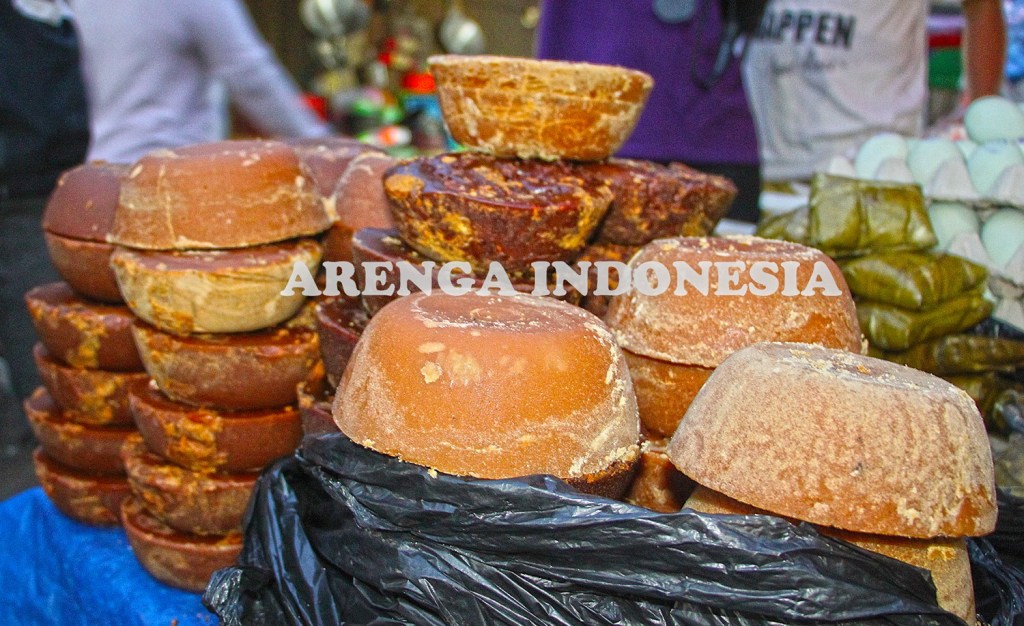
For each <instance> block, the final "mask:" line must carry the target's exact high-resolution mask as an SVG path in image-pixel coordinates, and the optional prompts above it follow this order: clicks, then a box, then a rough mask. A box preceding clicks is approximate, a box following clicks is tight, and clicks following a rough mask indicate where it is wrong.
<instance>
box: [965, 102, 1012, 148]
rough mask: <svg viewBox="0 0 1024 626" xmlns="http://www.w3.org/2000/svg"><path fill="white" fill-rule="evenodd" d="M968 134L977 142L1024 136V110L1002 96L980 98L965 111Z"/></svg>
mask: <svg viewBox="0 0 1024 626" xmlns="http://www.w3.org/2000/svg"><path fill="white" fill-rule="evenodd" d="M964 127H965V128H966V129H967V136H968V137H970V138H971V140H972V141H975V142H977V143H985V142H986V141H992V140H994V139H1012V140H1016V139H1021V138H1024V111H1021V110H1020V108H1019V107H1017V105H1016V104H1014V103H1013V102H1012V101H1010V100H1008V99H1006V98H1003V97H1002V96H985V97H984V98H978V99H977V100H975V101H974V102H972V103H971V105H970V106H969V107H967V112H966V113H964Z"/></svg>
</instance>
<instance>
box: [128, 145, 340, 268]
mask: <svg viewBox="0 0 1024 626" xmlns="http://www.w3.org/2000/svg"><path fill="white" fill-rule="evenodd" d="M331 221H332V220H331V216H330V214H329V213H328V211H327V208H326V207H325V206H324V204H323V203H322V202H321V201H320V198H319V196H318V194H317V192H316V189H315V185H314V182H313V180H312V178H311V175H310V172H309V169H308V168H307V167H306V166H305V165H304V164H303V163H302V162H301V160H300V158H299V156H298V154H297V153H296V152H295V150H294V149H293V148H291V147H290V146H288V145H286V144H284V143H281V142H277V141H250V140H247V141H221V142H214V143H208V144H198V145H193V146H186V147H183V148H175V149H174V150H166V149H163V150H156V151H154V152H151V153H149V154H147V155H145V156H143V157H142V158H141V159H139V160H138V161H137V162H136V163H135V164H133V165H132V167H131V168H130V169H129V171H128V174H127V175H126V176H125V178H124V180H123V182H122V185H121V195H120V200H119V204H118V208H117V213H116V215H115V218H114V226H113V230H112V232H111V240H112V241H113V242H114V243H117V244H120V245H123V246H128V247H132V248H142V249H147V250H171V249H176V250H189V249H217V248H241V247H248V246H255V245H260V244H266V243H272V242H275V241H283V240H285V239H293V238H296V237H302V236H308V235H315V234H317V233H320V232H323V231H324V230H326V229H327V227H328V226H330V224H331Z"/></svg>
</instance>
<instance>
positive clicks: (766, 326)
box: [605, 237, 861, 368]
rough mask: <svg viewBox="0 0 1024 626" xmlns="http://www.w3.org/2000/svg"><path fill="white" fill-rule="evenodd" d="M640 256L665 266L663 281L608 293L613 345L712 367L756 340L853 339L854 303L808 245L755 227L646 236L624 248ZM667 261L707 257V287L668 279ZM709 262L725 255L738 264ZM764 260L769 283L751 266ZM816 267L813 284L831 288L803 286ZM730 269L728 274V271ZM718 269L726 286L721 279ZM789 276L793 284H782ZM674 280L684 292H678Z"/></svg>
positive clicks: (838, 344) (689, 263) (835, 344)
mask: <svg viewBox="0 0 1024 626" xmlns="http://www.w3.org/2000/svg"><path fill="white" fill-rule="evenodd" d="M644 263H653V264H656V265H660V266H664V267H665V268H667V269H668V271H669V274H670V276H671V280H670V284H669V287H670V288H669V289H667V290H665V291H664V292H663V293H661V294H660V295H644V294H643V293H641V292H640V290H638V289H636V288H635V285H634V289H632V290H630V291H629V292H627V293H625V294H622V295H618V296H614V297H613V298H612V301H611V303H610V304H609V307H608V313H607V314H606V315H605V321H606V322H607V323H608V325H609V326H610V327H611V328H612V332H614V333H615V337H616V339H617V340H618V342H619V345H621V346H622V347H623V348H625V349H627V350H629V351H630V352H632V353H634V354H639V355H643V356H647V357H650V358H654V359H661V360H663V361H669V362H672V363H684V364H688V365H700V366H702V367H712V368H713V367H715V366H717V365H718V364H719V363H721V362H722V360H724V359H725V357H727V356H728V355H729V354H731V353H732V352H733V351H735V350H737V349H739V348H742V347H743V346H747V345H750V344H753V343H757V342H759V341H801V342H806V343H817V344H821V345H824V346H828V347H831V348H843V349H846V350H851V351H857V352H859V351H860V349H861V335H860V327H859V325H858V322H857V312H856V309H855V307H854V303H853V298H852V297H851V295H850V291H849V289H848V288H847V286H846V281H845V280H843V275H842V273H841V272H840V271H839V268H838V266H836V264H835V263H834V262H833V261H832V259H830V258H828V257H827V256H826V255H825V254H823V253H822V252H820V251H818V250H815V249H814V248H808V247H806V246H802V245H799V244H794V243H788V242H783V241H775V240H769V239H760V238H757V237H728V238H718V237H681V238H674V239H659V240H655V241H653V242H651V243H650V244H648V245H647V246H645V247H644V248H642V249H641V250H640V252H638V253H637V254H636V255H635V256H634V257H633V258H632V260H631V261H630V267H631V268H637V267H640V266H642V264H644ZM675 263H682V264H683V265H684V267H689V268H691V269H692V270H693V271H694V272H695V273H697V274H702V273H704V270H703V268H702V266H701V263H707V264H710V265H709V266H707V267H708V269H707V270H706V272H707V275H708V284H707V289H706V291H707V294H706V295H705V294H704V293H702V292H701V289H703V285H701V286H700V288H697V287H694V285H693V284H692V283H691V282H689V281H686V282H685V283H684V281H682V280H676V275H677V274H676V270H675V265H674V264H675ZM715 263H733V264H736V268H735V269H734V270H729V269H728V268H727V267H726V266H721V265H717V266H716V265H715ZM765 263H773V264H775V269H774V270H772V271H773V272H774V275H775V277H776V279H777V283H776V284H775V288H772V285H771V283H770V281H769V280H767V279H765V278H764V277H760V276H756V275H755V272H757V271H758V270H756V269H755V268H756V267H761V268H763V269H765V271H768V270H769V266H766V265H764V264H765ZM784 263H789V264H792V263H795V264H796V265H795V266H793V265H790V267H793V268H795V271H794V274H795V280H792V281H787V278H786V272H787V269H786V266H784V265H783V264H784ZM758 264H760V265H758ZM723 268H724V269H723ZM815 272H817V273H818V275H819V277H821V278H822V280H821V282H820V283H819V282H818V281H816V282H815V283H814V284H818V285H826V286H828V287H831V286H834V287H835V290H834V291H832V290H831V289H829V290H826V288H825V287H822V286H819V287H817V288H814V289H811V290H808V289H807V287H808V285H809V284H810V281H811V278H812V276H813V275H814V274H815ZM730 275H732V276H734V277H735V279H734V280H731V281H730V280H729V279H728V277H729V276H730ZM723 276H724V277H725V280H726V282H727V284H726V286H725V288H724V289H723V288H720V286H719V285H720V282H721V281H722V280H723V278H722V277H723ZM787 282H789V283H790V284H792V286H793V290H792V292H788V291H787V290H786V285H787ZM680 284H682V286H683V287H684V288H685V294H677V293H676V291H677V289H678V288H679V286H680ZM734 291H735V292H737V293H732V292H734ZM829 292H831V293H833V294H834V295H827V294H828V293H829ZM805 294H806V295H805Z"/></svg>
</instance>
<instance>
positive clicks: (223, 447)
mask: <svg viewBox="0 0 1024 626" xmlns="http://www.w3.org/2000/svg"><path fill="white" fill-rule="evenodd" d="M130 400H131V409H132V414H133V415H134V416H135V423H136V425H137V426H138V428H139V432H140V433H141V434H142V437H143V439H145V440H146V445H147V446H149V449H150V450H152V451H153V452H154V453H156V454H158V455H160V456H162V457H163V458H165V459H167V460H168V461H171V462H172V463H175V464H177V465H180V466H182V467H185V468H187V469H191V470H195V471H219V472H244V471H247V470H255V469H259V468H262V467H264V466H265V465H267V464H269V463H270V462H271V461H274V460H276V459H278V458H280V457H283V456H286V455H289V454H291V453H292V452H294V451H295V448H296V447H297V446H298V445H299V441H300V440H301V439H302V421H301V417H300V415H299V411H298V409H296V408H295V407H294V406H285V407H281V408H276V409H255V410H252V411H218V410H216V409H211V408H204V407H194V406H190V405H187V404H181V403H179V402H174V401H173V400H170V399H169V398H167V396H165V395H164V394H163V393H161V392H160V390H158V389H156V387H155V385H143V386H141V387H138V388H136V389H133V390H132V394H131V398H130Z"/></svg>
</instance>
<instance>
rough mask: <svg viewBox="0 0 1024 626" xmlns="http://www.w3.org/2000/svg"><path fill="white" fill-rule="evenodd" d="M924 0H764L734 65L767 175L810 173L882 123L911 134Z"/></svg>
mask: <svg viewBox="0 0 1024 626" xmlns="http://www.w3.org/2000/svg"><path fill="white" fill-rule="evenodd" d="M927 19H928V2H927V1H926V0H842V1H838V0H772V1H771V2H770V3H769V5H768V8H767V11H766V13H765V16H764V20H763V21H762V22H761V27H760V28H759V30H758V33H757V36H756V37H755V38H754V39H752V41H751V43H750V48H749V50H748V56H747V59H746V63H745V66H744V80H745V82H746V88H747V95H748V97H749V98H750V103H751V108H752V110H753V112H754V121H755V123H756V125H757V131H758V140H759V143H760V151H761V164H762V168H763V173H764V177H765V178H766V179H767V180H792V179H807V178H810V177H811V175H812V174H813V173H814V171H815V170H816V169H819V168H820V167H821V166H822V165H823V164H824V163H826V162H827V161H828V159H829V158H831V157H832V156H834V155H837V154H845V153H847V152H849V151H850V150H851V149H853V148H855V147H856V146H858V145H860V144H861V143H863V142H864V141H865V140H866V139H867V138H868V137H870V136H872V135H874V134H876V133H879V132H883V131H893V132H898V133H902V134H905V135H917V134H920V132H921V130H922V127H923V124H924V109H925V104H926V99H927V83H926V81H927V76H926V74H927V52H928V43H927Z"/></svg>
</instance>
